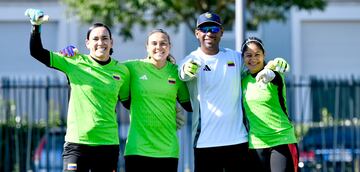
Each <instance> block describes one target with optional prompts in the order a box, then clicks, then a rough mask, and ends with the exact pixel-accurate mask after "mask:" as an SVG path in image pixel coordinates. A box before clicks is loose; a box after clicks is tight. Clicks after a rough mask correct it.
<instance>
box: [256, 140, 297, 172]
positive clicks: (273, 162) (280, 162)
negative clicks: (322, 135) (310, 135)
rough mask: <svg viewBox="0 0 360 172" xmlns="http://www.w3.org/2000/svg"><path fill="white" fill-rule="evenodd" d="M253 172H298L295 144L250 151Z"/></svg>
mask: <svg viewBox="0 0 360 172" xmlns="http://www.w3.org/2000/svg"><path fill="white" fill-rule="evenodd" d="M250 153H251V156H252V158H253V159H254V162H255V165H254V171H263V172H271V171H276V172H298V171H299V168H298V162H299V154H298V149H297V144H295V143H294V144H285V145H279V146H274V147H270V148H264V149H250Z"/></svg>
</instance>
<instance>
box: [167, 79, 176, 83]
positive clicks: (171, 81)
mask: <svg viewBox="0 0 360 172" xmlns="http://www.w3.org/2000/svg"><path fill="white" fill-rule="evenodd" d="M168 82H169V84H176V79H175V78H168Z"/></svg>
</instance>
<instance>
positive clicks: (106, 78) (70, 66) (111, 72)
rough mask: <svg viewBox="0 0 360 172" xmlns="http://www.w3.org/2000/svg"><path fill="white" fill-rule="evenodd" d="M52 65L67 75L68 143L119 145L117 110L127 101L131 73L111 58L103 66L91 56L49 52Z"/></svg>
mask: <svg viewBox="0 0 360 172" xmlns="http://www.w3.org/2000/svg"><path fill="white" fill-rule="evenodd" d="M50 60H51V61H50V65H51V67H53V68H56V69H58V70H60V71H62V72H64V73H65V74H66V76H67V78H68V81H69V82H70V88H71V94H70V100H69V107H68V116H67V130H66V136H65V141H67V142H72V143H78V144H86V145H116V144H119V135H118V125H117V116H116V113H115V107H116V104H117V102H118V99H119V97H120V98H121V99H127V98H128V97H127V96H128V92H129V88H128V86H129V76H130V74H129V71H128V69H127V67H126V66H125V65H123V64H120V63H118V62H117V61H116V60H114V59H111V61H110V63H108V64H106V65H100V64H98V63H97V62H96V61H95V60H93V59H92V58H91V57H89V56H88V55H83V54H77V55H76V56H74V57H64V56H62V55H60V54H57V53H54V52H51V53H50Z"/></svg>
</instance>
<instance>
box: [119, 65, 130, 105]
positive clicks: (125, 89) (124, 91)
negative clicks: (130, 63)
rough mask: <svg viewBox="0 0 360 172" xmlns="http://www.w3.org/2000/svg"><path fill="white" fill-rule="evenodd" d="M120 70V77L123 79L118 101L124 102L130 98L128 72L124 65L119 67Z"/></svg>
mask: <svg viewBox="0 0 360 172" xmlns="http://www.w3.org/2000/svg"><path fill="white" fill-rule="evenodd" d="M121 69H122V73H121V74H122V76H121V78H122V79H123V83H122V86H121V88H120V90H119V99H120V101H126V100H128V99H129V96H130V72H129V70H128V68H127V67H126V66H125V65H123V64H122V65H121Z"/></svg>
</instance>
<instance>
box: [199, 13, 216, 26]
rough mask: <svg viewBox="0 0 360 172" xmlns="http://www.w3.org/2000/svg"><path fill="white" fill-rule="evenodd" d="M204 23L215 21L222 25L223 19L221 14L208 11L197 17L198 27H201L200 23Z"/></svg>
mask: <svg viewBox="0 0 360 172" xmlns="http://www.w3.org/2000/svg"><path fill="white" fill-rule="evenodd" d="M204 23H215V24H217V25H219V26H221V19H220V17H219V15H217V14H215V13H212V12H206V13H203V14H201V15H200V16H199V17H198V18H197V22H196V27H199V26H200V25H202V24H204Z"/></svg>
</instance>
